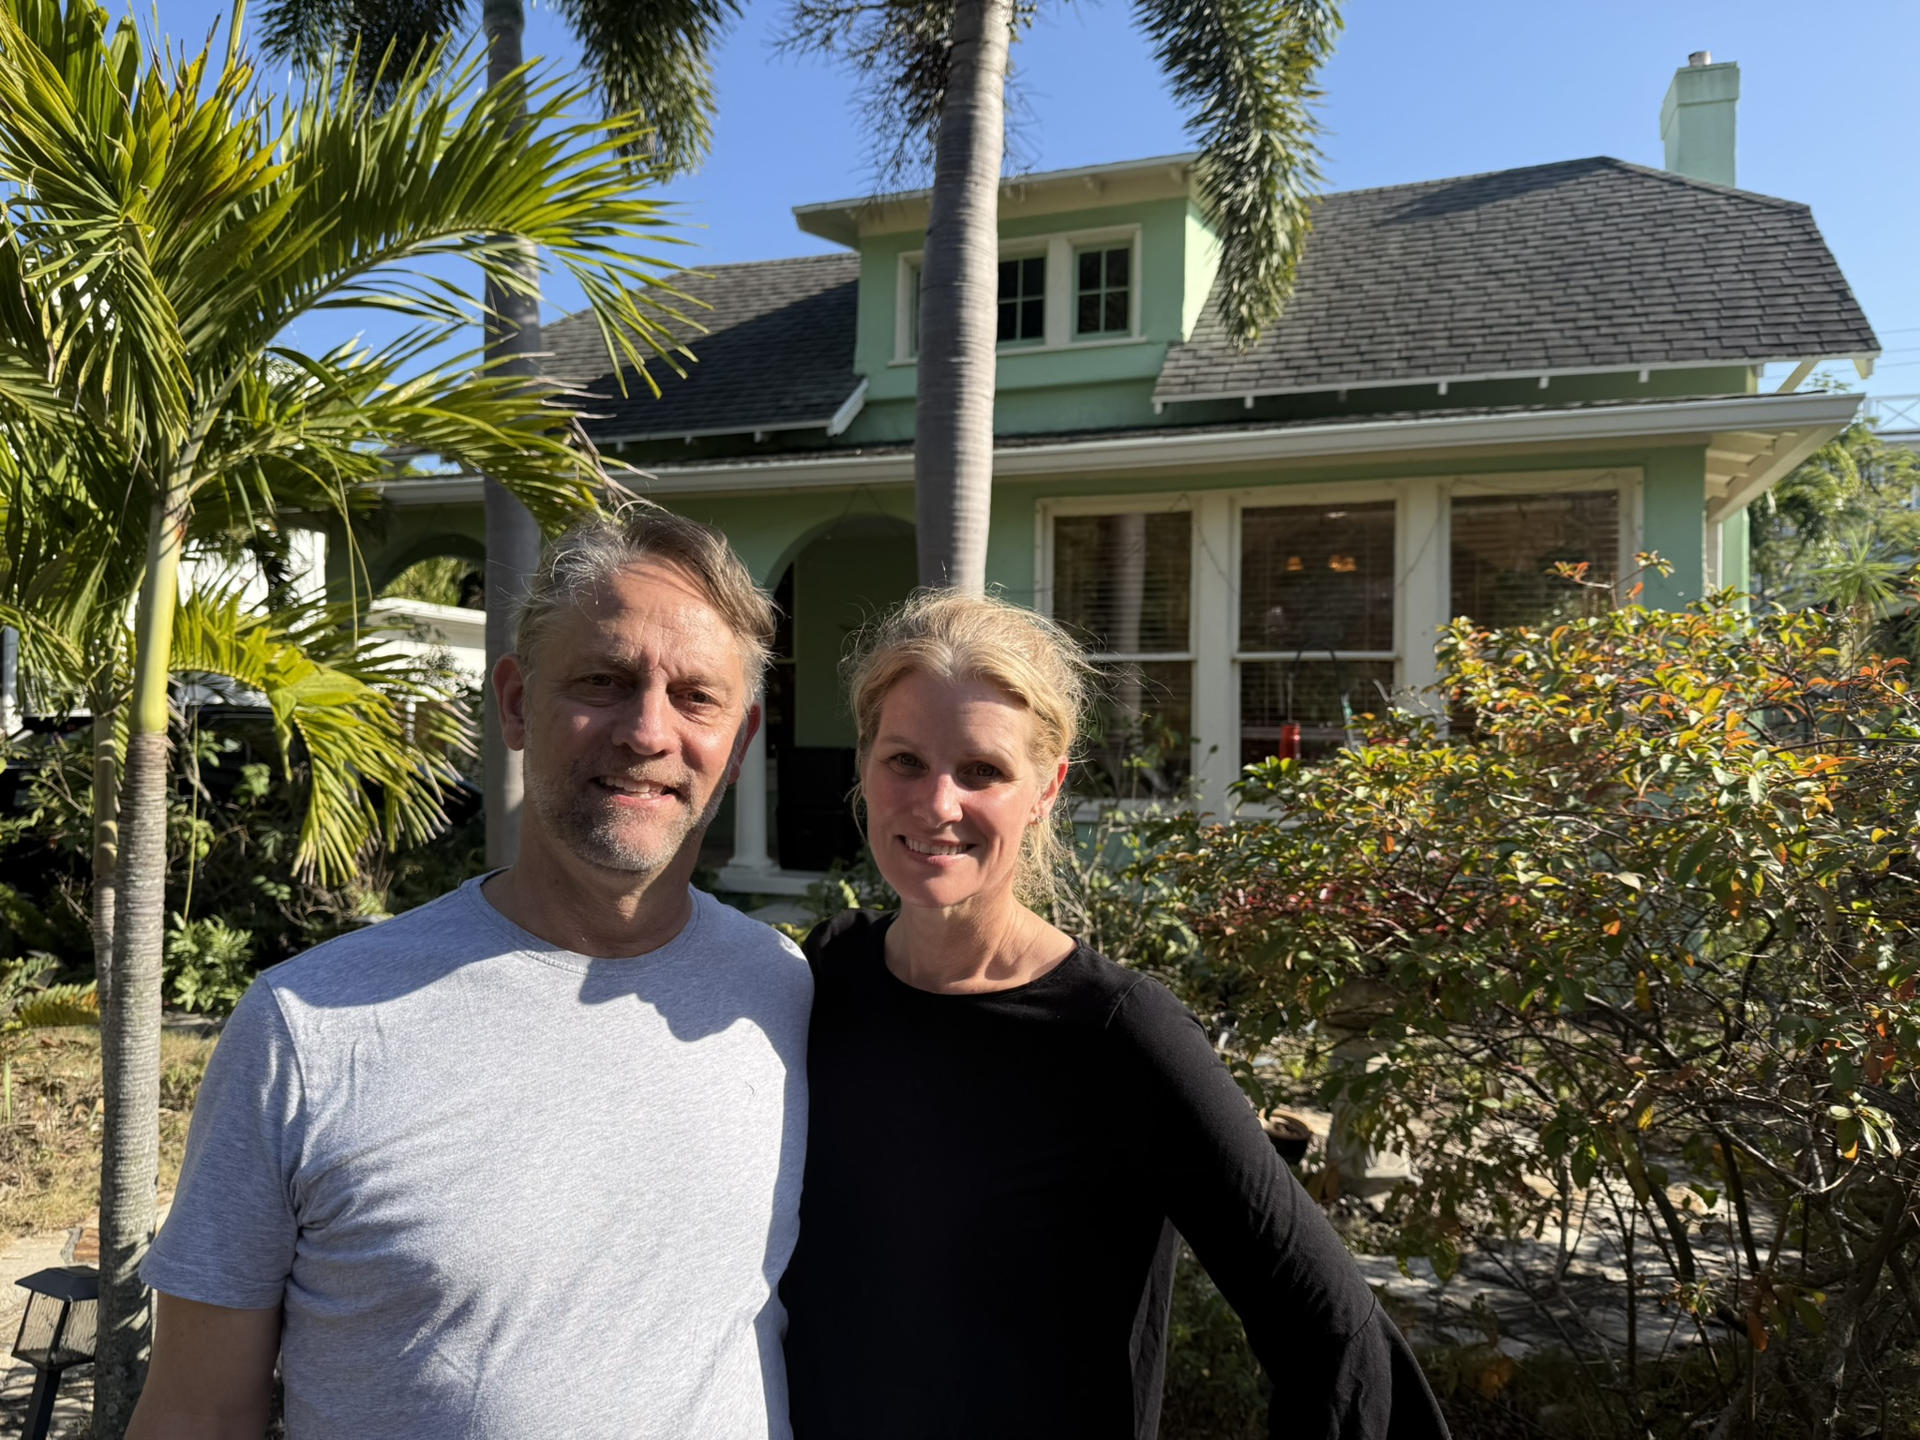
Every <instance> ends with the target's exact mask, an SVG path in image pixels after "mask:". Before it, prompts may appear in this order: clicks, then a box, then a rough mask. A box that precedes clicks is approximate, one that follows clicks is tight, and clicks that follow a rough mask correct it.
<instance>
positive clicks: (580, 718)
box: [129, 507, 812, 1440]
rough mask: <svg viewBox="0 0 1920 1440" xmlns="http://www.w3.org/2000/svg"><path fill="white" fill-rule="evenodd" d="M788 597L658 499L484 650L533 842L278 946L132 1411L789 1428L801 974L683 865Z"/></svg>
mask: <svg viewBox="0 0 1920 1440" xmlns="http://www.w3.org/2000/svg"><path fill="white" fill-rule="evenodd" d="M771 634H772V611H771V607H770V606H769V605H768V602H767V600H766V598H765V596H764V595H763V594H761V593H760V592H759V591H758V590H757V589H755V587H754V586H753V583H752V581H751V579H750V577H749V576H748V575H747V573H746V571H745V569H744V568H743V567H742V566H741V565H740V563H739V561H738V560H737V559H735V558H734V557H733V555H732V554H731V552H730V551H729V550H728V549H727V547H726V542H725V541H724V540H723V539H722V538H721V537H720V536H718V535H717V534H716V533H714V532H713V531H711V530H708V529H706V528H705V527H704V526H699V525H696V524H694V523H693V522H690V521H686V520H681V519H679V518H677V517H673V516H670V515H667V514H665V513H664V512H661V511H658V510H654V509H652V508H651V507H649V508H647V509H645V510H642V511H639V512H637V513H632V514H630V515H629V517H628V518H626V519H624V520H623V521H620V522H615V521H604V520H603V521H595V522H589V523H587V524H585V525H583V526H580V527H576V529H575V530H573V531H570V532H568V534H567V535H565V536H563V537H561V539H560V540H559V541H557V542H555V545H554V546H553V547H552V548H551V549H550V550H549V552H548V554H547V556H546V557H545V558H544V559H543V562H542V566H541V569H540V571H539V573H538V574H537V575H536V576H535V579H534V582H533V585H532V587H531V590H530V594H529V599H528V602H527V606H526V609H525V612H524V614H523V616H522V620H521V624H520V629H519V634H518V636H517V639H516V645H515V651H516V653H515V654H514V655H510V656H508V657H506V658H505V659H504V660H502V661H501V662H500V664H499V666H498V667H497V668H496V670H495V673H494V684H495V691H496V695H497V698H498V702H499V708H500V714H501V720H502V727H503V730H504V732H505V734H506V737H507V740H508V743H509V744H510V745H512V746H514V747H515V748H518V749H521V750H523V751H524V755H525V783H526V804H525V807H524V812H523V815H522V818H521V827H520V848H519V857H518V859H517V860H516V862H515V864H514V865H513V866H512V867H511V868H510V869H507V870H504V871H501V872H498V873H496V874H494V875H491V876H487V877H483V878H480V879H475V880H471V881H468V882H467V883H466V884H465V885H463V886H461V887H460V888H459V889H458V890H456V891H454V892H453V893H452V894H450V895H446V896H443V897H442V898H440V899H439V900H436V901H434V902H432V903H431V904H428V905H423V906H421V907H420V908H419V909H417V910H414V911H411V912H409V913H408V914H406V915H403V916H401V917H399V918H398V919H395V920H391V921H388V922H386V923H384V924H382V925H378V926H375V927H372V928H370V929H368V930H365V931H361V932H359V933H357V934H354V935H350V936H347V937H344V938H342V939H339V940H335V941H333V942H331V943H329V944H326V945H322V946H319V947H318V948H316V949H314V950H310V951H308V952H307V953H306V954H304V955H301V956H299V957H297V958H295V959H293V960H291V961H288V962H287V963H286V964H284V965H281V966H277V967H276V968H274V969H272V970H270V971H268V972H266V973H265V974H264V975H262V976H261V977H260V978H259V980H257V981H256V982H255V984H254V985H253V987H252V989H250V990H249V991H248V992H247V995H246V998H245V999H244V1000H242V1001H241V1003H240V1006H239V1008H238V1009H237V1010H235V1012H234V1015H233V1018H232V1020H231V1021H230V1022H229V1023H228V1025H227V1027H226V1030H225V1032H224V1033H223V1035H222V1037H221V1040H220V1044H219V1047H218V1048H217V1050H216V1051H215V1054H214V1058H213V1062H212V1064H211V1065H210V1066H209V1067H208V1071H207V1078H206V1082H205V1084H204V1086H203V1088H202V1090H201V1095H200V1102H199V1105H198V1106H197V1108H196V1111H195V1114H194V1121H193V1129H192V1134H191V1138H190V1139H189V1141H188V1147H187V1160H186V1166H185V1169H184V1170H183V1171H182V1173H181V1177H180V1184H179V1188H178V1191H177V1193H176V1196H175V1199H174V1205H173V1210H172V1213H171V1214H170V1215H169V1217H168V1220H167V1224H166V1227H165V1229H164V1230H162V1231H161V1233H160V1235H159V1237H158V1238H157V1239H156V1240H155V1242H154V1246H153V1249H152V1252H151V1253H150V1254H149V1256H148V1258H147V1261H146V1265H145V1267H144V1270H143V1274H144V1275H145V1277H146V1279H147V1281H148V1283H149V1284H151V1285H152V1286H153V1287H154V1289H155V1290H157V1291H159V1292H160V1296H161V1298H160V1308H159V1314H158V1318H157V1322H156V1326H155V1340H154V1354H153V1362H152V1367H151V1371H150V1375H149V1379H148V1383H147V1389H146V1392H145V1394H144V1395H143V1396H142V1397H141V1401H140V1406H139V1409H138V1410H137V1411H136V1413H135V1415H134V1420H133V1425H132V1429H131V1430H130V1432H129V1435H130V1440H175V1437H187V1436H192V1437H195V1440H224V1437H229V1436H232V1437H241V1436H244V1437H246V1440H258V1437H259V1435H260V1434H261V1431H262V1429H263V1427H264V1424H265V1419H266V1411H267V1404H268V1397H269V1393H270V1389H271V1382H272V1372H273V1364H274V1358H275V1355H276V1353H278V1355H279V1357H280V1363H281V1370H282V1374H283V1378H284V1382H285V1395H286V1418H287V1430H288V1435H289V1436H290V1440H332V1437H345V1436H352V1437H355V1440H381V1437H392V1440H402V1437H404V1440H437V1437H443V1436H444V1437H447V1440H453V1437H461V1440H541V1437H553V1440H561V1437H565V1440H595V1437H605V1440H633V1437H641V1436H647V1437H660V1440H692V1437H698V1440H733V1437H739V1440H782V1437H786V1436H787V1435H788V1433H789V1431H788V1424H787V1403H786V1380H785V1373H784V1370H783V1363H782V1357H781V1337H782V1332H783V1330H784V1326H785V1316H784V1313H783V1311H782V1309H781V1306H780V1302H779V1299H778V1292H777V1287H778V1284H779V1280H780V1275H781V1272H782V1270H783V1269H784V1268H785V1266H786V1263H787V1257H788V1255H789V1253H790V1252H791V1250H792V1248H793V1242H794V1238H795V1233H796V1228H797V1215H798V1207H799V1198H800V1176H801V1170H802V1164H803V1161H804V1158H805V1157H804V1150H805V1143H806V1080H805V1077H806V1057H805V1049H806V1026H807V1014H808V1009H809V1006H810V1003H811V999H812V983H811V980H810V978H809V976H808V974H807V970H806V966H805V962H804V961H803V960H802V959H801V958H800V956H799V953H798V951H796V950H795V949H794V947H793V946H792V945H791V944H789V943H788V942H787V941H786V940H784V939H783V938H782V937H780V936H779V935H777V934H775V933H774V932H773V931H771V930H769V929H767V928H766V927H765V926H762V925H758V924H756V923H754V922H753V921H750V920H748V919H746V918H745V917H744V916H742V915H740V914H738V913H737V912H735V911H732V910H730V909H728V908H727V907H725V906H723V905H720V904H719V903H717V902H716V901H714V900H712V899H711V898H710V897H707V896H704V895H700V894H698V893H697V892H695V891H692V890H691V889H690V888H689V885H688V880H689V877H690V875H691V873H692V870H693V866H694V863H695V859H696V856H697V854H698V850H699V845H700V840H701V836H702V835H703V834H704V832H705V830H706V828H707V825H708V824H709V823H710V822H711V820H712V818H713V813H714V810H715V809H716V808H717V805H718V802H719V798H720V796H721V795H722V794H723V792H724V790H725V787H726V785H727V784H729V783H730V782H731V781H732V780H733V778H734V777H735V775H736V774H737V771H738V767H739V764H740V760H741V756H742V754H743V752H744V750H745V748H746V744H747V742H748V740H749V739H750V738H751V737H752V735H753V731H754V729H755V727H756V726H757V725H758V723H759V708H758V705H757V703H756V696H757V693H758V688H759V679H760V675H761V673H762V669H763V666H764V663H765V657H766V647H767V642H768V640H769V639H770V637H771Z"/></svg>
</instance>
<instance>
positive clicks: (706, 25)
mask: <svg viewBox="0 0 1920 1440" xmlns="http://www.w3.org/2000/svg"><path fill="white" fill-rule="evenodd" d="M555 3H556V8H557V9H558V10H559V12H560V14H561V15H562V16H564V17H565V19H566V21H567V23H568V24H569V26H571V27H572V30H573V33H574V35H575V36H576V37H577V38H578V39H579V41H580V49H581V59H582V61H583V62H584V64H585V66H586V69H587V73H588V75H589V76H590V77H591V79H592V87H593V90H594V92H595V93H596V94H597V95H598V96H599V97H600V103H601V106H602V108H603V110H604V111H605V113H606V114H607V116H608V117H609V118H612V117H615V116H626V115H630V116H633V117H635V118H636V119H637V121H638V122H639V124H640V126H641V127H643V128H644V130H645V131H646V134H645V136H644V137H636V142H637V148H638V150H639V152H640V153H641V154H643V155H645V156H647V157H649V158H650V159H651V160H652V161H653V163H654V165H655V167H656V168H657V170H658V171H659V172H660V173H661V174H663V175H671V174H677V173H679V172H681V171H685V170H691V169H693V168H695V167H696V166H698V165H699V164H700V162H701V161H703V160H704V159H706V156H707V151H708V149H709V147H710V146H711V145H712V142H713V111H714V90H713V49H714V46H715V45H716V44H717V43H718V42H719V41H720V39H721V38H722V37H724V36H725V34H726V32H727V30H728V29H729V28H730V27H731V26H732V24H733V22H734V21H735V20H736V19H737V18H739V14H740V6H739V4H738V0H555Z"/></svg>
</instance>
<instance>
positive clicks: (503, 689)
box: [493, 654, 527, 750]
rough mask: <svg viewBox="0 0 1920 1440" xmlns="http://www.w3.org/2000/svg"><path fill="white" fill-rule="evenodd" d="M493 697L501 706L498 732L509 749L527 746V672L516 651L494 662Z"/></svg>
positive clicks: (522, 748) (521, 748) (519, 748)
mask: <svg viewBox="0 0 1920 1440" xmlns="http://www.w3.org/2000/svg"><path fill="white" fill-rule="evenodd" d="M493 699H494V703H495V704H496V705H498V706H499V707H500V735H501V738H502V739H504V740H505V741H506V742H507V748H508V749H509V750H524V749H526V748H527V672H526V668H525V667H524V666H523V665H522V664H521V663H520V657H519V656H518V655H511V654H509V655H502V656H501V657H500V658H499V659H498V660H497V661H495V662H494V666H493Z"/></svg>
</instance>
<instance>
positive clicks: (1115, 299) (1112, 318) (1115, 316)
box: [1101, 290, 1127, 334]
mask: <svg viewBox="0 0 1920 1440" xmlns="http://www.w3.org/2000/svg"><path fill="white" fill-rule="evenodd" d="M1104 319H1105V324H1103V325H1102V326H1101V328H1102V329H1103V330H1109V331H1113V332H1116V333H1121V334H1124V333H1125V332H1126V328H1127V292H1126V291H1124V290H1109V291H1108V292H1107V313H1106V315H1105V317H1104Z"/></svg>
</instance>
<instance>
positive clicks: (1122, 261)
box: [1107, 245, 1133, 285]
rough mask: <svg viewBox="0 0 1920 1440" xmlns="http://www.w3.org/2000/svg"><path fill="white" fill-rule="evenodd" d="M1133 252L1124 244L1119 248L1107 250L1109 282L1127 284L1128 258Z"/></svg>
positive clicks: (1111, 283) (1110, 283)
mask: <svg viewBox="0 0 1920 1440" xmlns="http://www.w3.org/2000/svg"><path fill="white" fill-rule="evenodd" d="M1132 253H1133V252H1132V251H1131V250H1129V249H1127V247H1126V246H1124V245H1123V246H1121V247H1120V248H1119V249H1118V250H1109V251H1107V284H1109V285H1125V284H1126V283H1127V260H1128V259H1129V257H1130V256H1131V255H1132Z"/></svg>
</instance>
